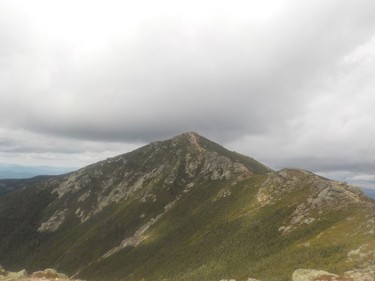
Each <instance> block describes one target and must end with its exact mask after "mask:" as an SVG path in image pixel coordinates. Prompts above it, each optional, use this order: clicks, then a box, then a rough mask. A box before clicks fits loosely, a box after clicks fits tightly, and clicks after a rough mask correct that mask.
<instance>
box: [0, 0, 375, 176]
mask: <svg viewBox="0 0 375 281" xmlns="http://www.w3.org/2000/svg"><path fill="white" fill-rule="evenodd" d="M146 2H147V1H146ZM219 2H220V3H218V6H222V7H224V8H223V9H222V10H220V9H218V8H217V6H216V5H215V6H214V7H209V6H208V5H205V4H204V3H202V4H199V5H198V4H197V3H195V2H194V3H191V4H189V5H193V8H194V7H195V6H194V5H197V6H196V7H197V8H198V7H199V8H200V9H201V12H202V13H203V14H204V17H202V19H196V18H195V16H196V15H195V14H194V12H186V13H184V12H181V11H180V10H179V9H176V10H173V9H172V10H171V11H172V12H171V11H170V12H161V11H155V12H154V13H152V12H149V11H148V12H149V14H148V15H147V16H144V15H143V14H144V13H146V12H147V11H144V13H139V14H137V15H135V16H134V15H132V14H131V12H130V13H129V12H128V14H126V13H127V12H126V11H124V13H125V14H124V15H123V16H122V17H119V18H118V19H117V20H116V21H114V22H115V23H114V24H113V25H109V26H104V27H102V30H101V29H100V26H98V25H95V26H96V28H98V30H90V28H88V29H85V28H86V27H87V26H89V25H87V26H83V27H85V28H83V27H82V26H79V28H82V30H83V31H87V32H88V33H90V32H91V33H94V34H95V33H97V37H98V39H96V41H94V43H95V44H93V45H94V46H89V47H87V46H85V44H83V45H82V44H81V43H82V42H81V41H79V36H78V39H74V40H78V41H77V42H76V41H74V40H72V42H73V43H72V42H70V41H69V40H65V41H64V40H63V39H64V38H65V37H64V36H63V35H61V34H59V33H58V32H59V29H57V30H58V31H57V33H56V34H51V33H48V32H44V31H43V30H41V29H43V28H41V26H42V27H43V26H44V25H43V24H45V25H47V24H48V21H47V20H45V22H43V17H41V19H38V20H39V21H40V22H38V23H39V24H37V23H36V22H37V20H36V19H35V16H33V15H32V14H28V11H27V10H26V11H22V9H21V8H19V6H17V5H16V4H11V2H5V3H6V4H4V3H3V2H2V3H1V4H0V11H2V12H0V15H1V16H0V38H1V42H2V47H1V48H0V61H1V64H0V129H1V128H2V129H3V131H0V134H1V135H0V139H1V141H0V149H1V151H2V152H8V153H17V152H19V153H27V152H28V151H29V152H40V153H47V152H49V153H62V154H65V153H66V154H79V153H81V152H82V153H85V151H86V152H87V151H88V150H91V151H93V153H94V154H95V153H97V154H95V155H96V156H93V155H86V156H85V157H87V158H85V159H87V161H89V160H90V157H94V158H95V159H98V156H99V155H103V154H100V153H99V151H98V150H99V149H100V147H106V148H107V150H108V151H109V152H110V153H115V152H116V153H117V152H119V151H121V150H124V149H125V147H134V145H135V144H143V143H147V142H150V141H154V140H160V139H166V138H168V137H172V136H173V135H176V134H179V133H182V132H184V131H197V132H199V133H201V134H202V135H205V136H207V137H209V138H212V139H213V140H215V141H217V142H220V143H223V144H225V145H228V146H229V147H231V148H232V149H233V150H237V151H240V152H243V153H246V154H249V155H252V156H253V157H255V158H258V159H259V160H261V161H264V162H266V163H267V164H269V165H270V166H272V167H285V166H296V167H301V168H306V169H310V170H314V171H326V172H331V171H335V170H336V171H338V170H345V171H346V170H348V171H353V172H357V173H359V172H363V173H365V172H366V173H370V170H371V167H373V166H372V165H373V163H374V158H373V157H372V156H371V151H373V148H372V147H371V143H374V142H375V139H374V137H373V135H375V134H371V133H372V132H374V130H375V129H374V126H372V121H371V120H373V118H375V115H374V113H373V106H371V105H373V104H374V102H375V100H374V99H373V98H372V91H371V89H372V87H373V86H375V85H374V84H373V83H372V82H371V80H372V75H371V73H373V70H374V65H375V60H374V61H370V62H368V57H369V56H370V55H368V54H367V55H366V58H364V59H363V60H362V59H358V58H356V56H353V52H354V53H355V52H356V50H358V48H360V47H361V46H365V45H366V44H369V42H371V40H372V39H371V38H373V36H374V34H375V3H374V1H372V0H371V1H370V0H359V1H339V0H335V1H329V2H327V1H322V0H319V1H307V0H306V1H295V0H284V1H282V2H279V1H268V4H269V5H270V7H273V5H275V4H279V5H280V7H281V8H280V10H279V11H277V12H276V13H275V14H273V15H272V16H271V17H270V18H268V19H265V20H256V19H252V18H251V16H249V18H247V17H239V16H238V17H237V15H236V13H240V12H242V11H241V10H243V9H246V8H249V7H248V6H247V7H246V4H245V2H246V1H245V2H240V4H239V5H240V6H239V7H235V6H233V5H234V4H233V3H232V4H228V3H226V2H222V1H219ZM17 3H22V1H20V2H17ZM98 3H100V2H98ZM98 3H96V2H95V4H93V5H98ZM215 3H216V2H215ZM254 3H256V2H254ZM259 3H260V2H259ZM280 3H282V4H280ZM78 4H79V3H78ZM60 5H63V4H60ZM64 5H65V4H64ZM174 5H178V4H174ZM189 5H187V6H189ZM241 5H243V6H244V7H242V6H241ZM138 8H139V7H138ZM165 8H167V7H165ZM193 8H192V9H191V10H192V11H193V10H194V9H193ZM136 10H137V9H135V11H134V12H139V11H138V10H137V11H136ZM140 10H141V9H140ZM182 10H184V9H182ZM227 10H228V11H227ZM199 11H200V10H199V9H198V10H197V13H198V12H199ZM229 11H231V12H229ZM48 12H50V13H52V16H53V11H48V10H47V11H46V13H48ZM30 13H31V12H30ZM103 13H104V12H103ZM25 14H26V15H27V16H25ZM100 15H101V14H100V12H98V14H95V16H97V17H100ZM127 15H128V16H134V18H135V19H134V22H136V24H133V25H131V24H132V23H133V22H132V21H131V20H130V21H125V19H126V18H127ZM42 16H46V15H42ZM49 16H51V15H49ZM46 19H48V17H46ZM41 23H42V24H41ZM67 24H69V23H67ZM103 24H104V23H103ZM57 27H59V26H57ZM61 28H62V29H63V27H61ZM77 28H78V27H77ZM111 29H113V30H115V31H113V30H111ZM60 31H61V30H60ZM91 33H90V34H91ZM108 34H109V35H108ZM82 36H83V37H84V36H85V34H84V33H83V34H82ZM84 38H85V37H84ZM68 39H71V38H70V37H69V38H68ZM101 39H102V40H101ZM82 40H83V39H82ZM83 43H85V41H84V40H83ZM370 49H371V48H370ZM369 52H370V53H371V51H369ZM348 56H349V57H351V56H353V57H354V61H353V62H349V63H348V62H347V61H345V59H346V60H348ZM374 57H375V56H374ZM349 61H350V60H349ZM365 61H366V63H364V62H365ZM351 87H352V88H351ZM17 130H23V131H24V132H27V133H24V134H21V135H17V134H15V133H14V132H15V131H17ZM12 132H13V133H12ZM374 133H375V132H374ZM5 134H14V135H13V137H11V138H6V137H5ZM28 134H35V136H34V137H33V142H31V143H27V141H23V140H22V136H25V135H28ZM38 136H39V137H38ZM61 139H63V140H61ZM85 142H86V143H85ZM87 142H92V143H94V144H92V145H87ZM68 143H69V145H67V144H68ZM80 143H81V145H80ZM82 143H84V144H82ZM121 144H122V145H123V147H124V148H121ZM86 145H87V147H88V148H87V147H86ZM91 159H93V158H91ZM84 161H86V160H82V163H83V162H84ZM343 163H346V164H343Z"/></svg>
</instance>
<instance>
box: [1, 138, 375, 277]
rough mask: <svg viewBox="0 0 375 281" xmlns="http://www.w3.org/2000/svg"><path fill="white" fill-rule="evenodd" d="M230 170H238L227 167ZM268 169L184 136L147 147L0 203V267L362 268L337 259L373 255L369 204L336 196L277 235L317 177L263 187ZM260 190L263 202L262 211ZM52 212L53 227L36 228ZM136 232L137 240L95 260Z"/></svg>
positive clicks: (161, 273) (272, 273) (118, 270)
mask: <svg viewBox="0 0 375 281" xmlns="http://www.w3.org/2000/svg"><path fill="white" fill-rule="evenodd" d="M192 138H193V139H192ZM233 163H235V164H236V165H234V164H233ZM240 164H241V165H243V166H241V167H245V171H243V172H241V171H242V170H241V169H237V170H236V167H237V166H238V165H240ZM246 169H248V170H246ZM248 171H250V173H249V172H248ZM270 172H271V170H270V169H268V168H267V167H265V166H264V165H262V164H261V163H259V162H257V161H255V160H254V159H251V158H249V157H246V156H242V155H239V154H237V153H234V152H230V151H228V150H226V149H225V148H223V147H222V146H220V145H218V144H215V143H213V142H211V141H209V140H207V139H205V138H202V137H199V136H198V135H195V134H194V135H191V134H185V135H183V136H180V137H177V138H174V139H172V140H167V141H165V142H157V143H153V144H150V145H148V146H145V147H143V148H140V149H137V150H135V151H133V152H131V153H128V154H125V155H121V156H118V157H114V158H112V159H108V160H106V161H102V162H99V163H96V164H93V165H91V166H88V167H86V168H84V169H81V170H80V171H78V172H76V173H73V174H72V175H67V176H64V177H59V178H54V179H49V180H47V181H42V182H39V183H35V185H31V186H30V187H28V188H26V189H24V190H18V191H16V192H13V193H11V194H7V195H5V196H2V197H0V257H1V260H0V262H1V263H2V264H4V266H5V267H6V268H9V269H10V270H13V271H17V270H20V269H22V268H26V269H28V270H29V271H35V270H39V269H42V268H47V267H53V268H56V269H58V270H59V271H62V272H66V273H68V274H71V275H72V274H75V273H77V272H79V274H78V277H80V278H84V279H87V280H98V281H99V280H100V281H107V280H108V281H110V280H129V281H139V280H144V281H158V280H189V281H198V280H199V281H201V280H221V279H232V278H233V279H236V280H238V281H239V280H247V278H249V277H253V278H258V279H261V280H280V281H283V280H290V278H291V275H292V273H293V271H294V270H296V269H298V268H316V269H322V270H326V271H331V272H335V273H342V272H344V271H345V270H349V269H352V268H353V267H356V266H361V261H359V260H355V259H353V260H349V259H348V253H349V252H350V251H352V250H354V249H358V248H359V247H360V246H361V245H364V244H365V243H366V244H368V245H369V247H370V248H371V249H374V248H375V239H374V238H373V235H371V231H370V230H371V229H367V228H368V227H367V220H368V219H369V218H371V214H372V212H373V211H372V210H371V208H373V203H372V202H370V201H368V200H367V199H364V198H361V200H359V201H350V200H349V197H348V200H349V201H348V202H345V201H343V199H342V198H346V197H345V196H344V197H337V198H339V199H337V200H336V201H329V204H325V205H324V204H323V203H322V204H321V206H320V207H319V208H315V209H314V208H312V209H311V211H310V212H309V216H310V218H312V217H313V218H315V220H313V221H310V222H306V223H300V224H298V225H296V227H295V228H293V229H292V230H291V231H289V232H286V233H284V234H283V233H282V231H281V230H280V229H281V227H285V226H288V225H289V226H290V225H291V221H292V220H293V219H295V218H296V216H297V215H296V214H295V212H296V210H297V207H300V206H301V205H303V204H307V203H306V202H310V201H311V200H312V196H315V197H316V196H317V194H316V193H317V192H318V191H316V189H318V187H317V186H316V185H318V184H321V182H322V181H326V180H325V179H319V183H316V182H315V180H316V179H315V176H314V175H313V174H309V173H302V172H300V171H297V170H296V171H294V170H289V171H288V173H289V175H286V176H285V175H284V174H285V173H284V174H283V176H280V177H279V178H277V180H275V181H270V179H271V178H272V177H271V175H269V174H268V173H270ZM241 173H242V174H241ZM273 175H276V174H275V173H274V174H273ZM324 184H328V181H327V182H324ZM327 186H329V187H332V188H334V187H333V185H332V183H331V185H329V184H328V185H327ZM61 187H64V188H66V191H64V190H62V189H59V188H61ZM264 187H267V188H266V189H265V190H266V191H267V192H269V194H265V195H266V196H270V198H272V200H271V199H270V202H269V203H268V204H263V205H262V204H260V201H259V200H258V196H259V194H260V192H261V191H264V190H262V188H264ZM319 188H321V189H323V190H324V188H326V187H325V186H324V185H323V187H322V186H320V187H319ZM55 189H57V190H58V191H60V192H62V191H64V192H65V193H64V192H62V193H61V194H60V197H58V196H57V195H58V192H56V190H55ZM124 191H126V192H124ZM315 191H316V193H314V192H315ZM336 191H337V193H338V194H344V193H343V190H341V189H340V190H336ZM336 191H335V192H336ZM338 191H340V192H338ZM121 192H124V194H123V195H121ZM335 192H333V193H335ZM120 195H121V196H122V197H121V196H120ZM354 195H355V194H352V193H350V196H354ZM119 196H120V197H119ZM335 196H336V195H335ZM340 196H341V195H340ZM82 198H83V199H82ZM319 198H321V197H319ZM333 198H334V197H333ZM323 199H324V198H323ZM323 199H322V200H323ZM331 199H332V198H331ZM331 199H330V200H331ZM309 200H310V201H309ZM103 202H108V203H107V204H104V205H103V206H104V207H103V208H99V207H98V205H99V204H103ZM172 202H173V207H171V206H172V204H171V203H172ZM319 202H320V201H319ZM322 202H323V201H322ZM167 206H169V207H167ZM61 210H64V212H65V214H66V215H65V217H64V220H63V221H62V222H61V225H59V227H58V228H57V230H56V231H50V232H38V231H37V229H38V228H39V226H40V225H41V223H42V222H46V221H48V219H50V218H51V217H53V215H54V214H55V213H56V212H59V211H61ZM81 212H83V214H84V216H81V217H80V216H79V215H78V214H80V213H81ZM83 218H85V219H83ZM86 218H87V219H86ZM156 218H158V219H157V220H156ZM145 226H149V228H148V229H147V230H146V231H145V232H144V233H141V234H139V233H138V235H143V236H144V237H143V238H144V239H143V240H142V242H141V243H140V244H138V245H137V246H127V247H125V248H124V249H122V250H120V251H118V252H116V253H115V254H113V255H111V256H109V257H106V258H103V255H105V254H106V253H108V251H110V250H111V249H113V248H115V247H117V246H119V245H120V243H121V242H122V241H123V240H124V239H125V238H131V237H133V236H134V235H135V233H137V231H139V230H140V229H142V227H145ZM366 227H367V228H366ZM369 231H370V232H369ZM138 238H139V237H138Z"/></svg>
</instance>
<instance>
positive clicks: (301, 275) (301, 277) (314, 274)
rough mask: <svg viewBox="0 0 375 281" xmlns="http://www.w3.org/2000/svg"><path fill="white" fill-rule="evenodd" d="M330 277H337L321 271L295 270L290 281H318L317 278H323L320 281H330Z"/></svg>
mask: <svg viewBox="0 0 375 281" xmlns="http://www.w3.org/2000/svg"><path fill="white" fill-rule="evenodd" d="M331 277H338V275H336V274H332V273H329V272H327V271H323V270H316V269H297V270H296V271H294V273H293V276H292V280H293V281H314V280H319V278H324V279H322V280H325V279H327V280H330V279H331Z"/></svg>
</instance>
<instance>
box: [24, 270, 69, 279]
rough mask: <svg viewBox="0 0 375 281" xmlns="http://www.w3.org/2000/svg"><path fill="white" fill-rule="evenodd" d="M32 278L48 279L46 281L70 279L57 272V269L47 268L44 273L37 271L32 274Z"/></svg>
mask: <svg viewBox="0 0 375 281" xmlns="http://www.w3.org/2000/svg"><path fill="white" fill-rule="evenodd" d="M30 277H32V278H46V279H56V278H57V279H69V278H68V276H66V275H65V274H63V273H59V272H57V271H56V270H55V269H52V268H47V269H45V270H43V271H36V272H34V273H32V274H31V276H30Z"/></svg>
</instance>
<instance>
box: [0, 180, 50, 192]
mask: <svg viewBox="0 0 375 281" xmlns="http://www.w3.org/2000/svg"><path fill="white" fill-rule="evenodd" d="M52 177H54V176H36V177H32V178H29V179H0V196H2V195H5V194H7V193H9V192H12V191H14V190H17V189H20V188H23V187H27V186H30V185H32V184H34V183H39V182H41V181H43V180H47V179H50V178H52Z"/></svg>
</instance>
